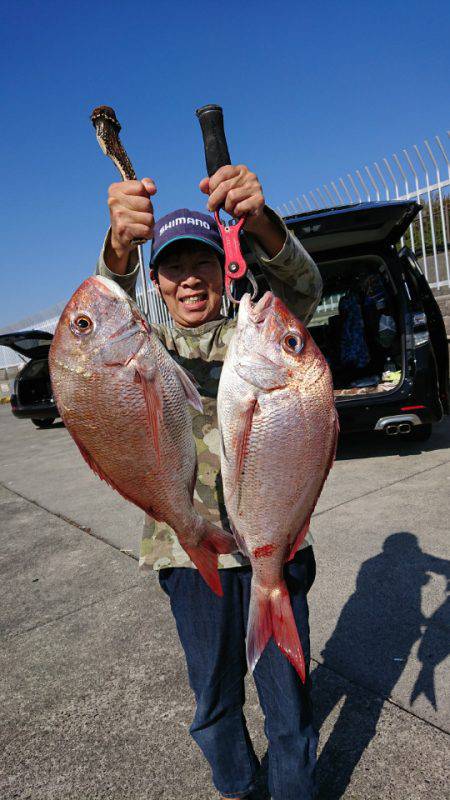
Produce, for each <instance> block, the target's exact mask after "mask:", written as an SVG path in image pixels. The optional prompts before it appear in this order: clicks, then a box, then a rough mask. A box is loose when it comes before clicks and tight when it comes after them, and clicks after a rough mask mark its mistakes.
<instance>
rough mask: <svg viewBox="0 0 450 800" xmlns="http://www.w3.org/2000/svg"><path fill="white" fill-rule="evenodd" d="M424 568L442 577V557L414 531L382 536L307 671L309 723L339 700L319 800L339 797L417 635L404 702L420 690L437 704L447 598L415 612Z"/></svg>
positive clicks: (446, 571)
mask: <svg viewBox="0 0 450 800" xmlns="http://www.w3.org/2000/svg"><path fill="white" fill-rule="evenodd" d="M429 573H436V574H438V575H444V576H445V577H446V578H447V579H448V580H450V562H449V561H446V560H445V559H441V558H437V557H435V556H433V555H429V554H427V553H423V552H422V551H421V549H420V547H419V545H418V542H417V537H416V536H414V534H412V533H409V532H407V531H401V532H398V533H393V534H391V535H390V536H388V537H387V539H386V540H385V542H384V545H383V551H382V552H381V553H380V554H379V555H377V556H374V557H373V558H370V559H368V560H367V561H366V562H365V563H364V564H363V565H362V566H361V569H360V571H359V574H358V578H357V583H356V590H355V592H354V593H353V595H352V596H351V597H350V599H349V600H348V602H347V603H346V604H345V606H344V608H343V610H342V613H341V615H340V617H339V620H338V623H337V625H336V628H335V630H334V632H333V634H332V636H331V637H330V639H329V640H328V642H327V644H326V645H325V648H324V650H323V651H322V656H323V666H322V665H319V666H318V667H317V668H316V669H315V670H314V673H313V684H314V703H315V713H316V725H317V728H319V729H320V728H321V727H322V725H323V723H324V721H325V720H326V719H327V717H328V716H329V714H330V713H331V712H332V711H333V709H334V708H335V707H336V705H337V704H338V703H340V702H343V705H342V708H341V710H340V713H339V716H338V718H337V720H336V723H335V725H334V728H333V730H332V732H331V734H330V736H329V738H328V741H327V742H326V743H325V746H324V748H323V751H322V753H321V756H320V759H319V763H318V778H319V785H320V787H321V788H320V793H319V797H320V800H338V798H340V797H342V796H343V794H344V792H345V790H346V788H347V786H348V784H349V782H350V778H351V776H352V773H353V770H354V769H355V767H356V766H357V764H358V762H359V761H360V759H361V756H362V754H363V753H364V751H365V749H366V748H367V747H368V745H369V744H370V742H371V740H372V739H373V737H374V736H375V733H376V727H377V723H378V719H379V717H380V714H381V711H382V707H383V703H384V699H385V698H388V697H389V696H390V695H391V693H392V690H393V688H394V686H395V685H396V683H397V681H398V680H399V678H400V676H401V674H402V672H403V669H404V667H405V666H406V663H407V660H408V657H409V654H410V652H411V649H412V647H413V646H414V644H415V643H416V642H417V641H418V640H419V639H420V640H421V641H420V645H419V650H418V657H419V659H420V661H421V663H422V668H421V672H420V675H419V677H418V679H417V681H416V685H415V686H414V688H413V690H412V694H411V698H410V702H411V703H414V701H415V700H416V699H417V698H418V697H419V695H421V694H423V695H424V696H425V697H426V698H427V699H428V701H429V702H430V703H431V704H432V705H433V706H434V708H435V709H437V707H438V703H439V698H438V699H437V698H436V692H435V685H434V672H435V668H436V667H437V665H438V664H439V663H440V661H442V660H443V659H444V658H445V657H446V655H447V654H448V652H449V650H450V644H449V640H448V636H447V635H446V633H445V626H444V625H443V622H444V616H446V614H447V616H446V624H447V626H448V623H449V619H448V612H449V603H448V601H445V602H444V603H443V604H442V605H441V606H440V607H439V608H438V609H437V611H435V612H434V614H432V616H431V617H430V618H427V617H425V616H424V615H423V614H422V609H421V591H422V587H423V586H425V585H426V584H427V582H428V580H429V578H430V575H429ZM327 667H328V669H327ZM336 673H337V675H336ZM339 676H345V678H346V679H348V680H341V678H340V677H339ZM349 681H350V682H349ZM351 681H353V682H354V684H352V683H351ZM361 686H363V687H365V688H366V689H369V690H370V694H368V693H367V691H362V690H361V688H360V687H361Z"/></svg>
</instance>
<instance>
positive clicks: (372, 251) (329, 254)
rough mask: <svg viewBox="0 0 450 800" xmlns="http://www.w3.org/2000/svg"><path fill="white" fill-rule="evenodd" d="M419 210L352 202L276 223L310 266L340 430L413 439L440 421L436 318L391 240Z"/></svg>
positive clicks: (413, 267) (444, 350)
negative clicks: (317, 276) (317, 279)
mask: <svg viewBox="0 0 450 800" xmlns="http://www.w3.org/2000/svg"><path fill="white" fill-rule="evenodd" d="M420 208H421V206H420V205H418V203H416V202H414V201H411V200H405V201H397V202H377V203H360V204H356V205H351V206H344V207H339V208H332V209H326V210H324V211H312V212H308V213H304V214H296V215H294V216H289V217H285V222H286V224H287V226H288V227H289V228H291V229H292V230H293V231H294V232H295V233H296V234H297V236H298V237H299V239H301V241H302V243H303V244H304V246H305V247H306V249H307V250H308V251H309V252H310V253H311V255H312V256H313V258H314V260H315V261H316V263H317V264H318V266H319V269H320V272H321V275H322V278H323V284H324V288H323V296H322V300H321V303H320V305H319V307H318V308H317V311H316V313H315V314H314V317H313V319H312V320H311V323H310V326H309V329H310V332H311V334H312V335H313V337H314V339H315V341H316V342H317V344H318V345H319V347H320V348H321V350H322V352H323V353H324V355H325V357H326V358H327V360H328V363H329V364H330V367H331V370H332V373H333V379H334V385H335V398H336V406H337V409H338V412H339V418H340V423H341V431H343V432H353V431H381V432H384V433H386V434H388V435H390V436H398V435H402V436H405V437H406V436H407V437H409V438H415V439H419V440H425V439H427V438H428V437H429V435H430V433H431V429H432V423H433V422H437V421H438V420H440V419H441V418H442V416H443V414H448V413H449V399H448V380H449V357H448V344H447V336H446V331H445V326H444V322H443V319H442V315H441V312H440V309H439V306H438V305H437V302H436V300H435V298H434V296H433V293H432V291H431V289H430V287H429V285H428V283H427V281H426V279H425V276H424V275H423V273H422V271H421V269H420V266H419V264H418V262H417V259H416V257H415V255H414V253H413V252H412V251H411V250H409V249H408V247H401V244H400V240H401V238H402V236H403V235H404V234H405V232H406V230H407V228H408V226H409V225H410V224H411V222H412V221H413V219H414V218H415V217H416V215H417V214H418V213H419V211H420Z"/></svg>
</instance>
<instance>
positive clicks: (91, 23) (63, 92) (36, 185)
mask: <svg viewBox="0 0 450 800" xmlns="http://www.w3.org/2000/svg"><path fill="white" fill-rule="evenodd" d="M266 8H267V10H266ZM1 9H2V43H3V46H2V51H3V52H2V56H1V59H2V61H3V62H4V63H3V64H2V74H3V76H5V75H6V81H5V78H3V88H2V90H1V92H2V104H1V106H2V120H1V139H2V145H1V148H2V153H3V156H4V159H2V160H3V162H4V163H3V166H2V186H3V189H2V195H3V203H2V215H1V222H2V226H1V227H2V233H1V238H2V248H1V256H0V270H1V273H0V275H1V277H0V281H1V292H0V327H2V326H4V325H6V324H9V323H11V322H14V320H17V319H19V318H21V317H24V316H26V315H28V314H31V313H33V312H35V311H38V310H40V309H42V308H44V307H46V306H50V305H52V304H53V303H55V302H57V301H59V300H63V299H68V298H69V296H70V295H71V294H72V292H73V291H74V289H75V288H76V287H77V286H78V285H79V284H80V283H81V281H82V280H83V279H84V278H85V277H86V276H87V275H88V274H90V273H91V272H92V271H93V269H94V264H95V261H96V257H97V254H98V251H99V247H100V243H101V241H102V237H103V234H104V231H105V229H106V227H107V223H108V210H107V206H106V202H105V200H106V193H107V187H108V184H109V183H110V182H112V181H113V180H117V177H116V172H115V169H114V167H113V165H112V163H111V162H110V161H109V159H107V158H105V156H103V154H102V153H101V151H100V149H99V147H98V145H97V143H96V140H95V135H94V130H93V128H92V127H91V123H90V120H89V114H90V112H91V110H92V108H94V107H95V106H97V105H101V104H107V105H111V106H113V107H114V108H115V109H116V112H117V115H118V118H119V120H120V122H121V123H122V126H123V129H122V140H123V142H124V144H125V146H126V148H127V150H128V152H129V154H130V157H131V159H132V161H133V163H134V166H135V169H136V171H137V173H138V174H139V175H140V176H141V177H142V176H144V175H149V176H151V177H153V178H154V179H155V181H156V182H157V185H158V194H157V196H156V198H155V210H156V213H157V215H163V214H165V213H167V212H168V211H169V210H171V209H172V208H176V207H180V206H188V207H191V208H200V209H202V208H204V204H205V201H204V197H203V195H201V194H200V192H199V190H198V182H199V180H200V179H201V178H202V177H203V175H204V171H205V170H204V156H203V149H202V143H201V137H200V129H199V125H198V122H197V119H196V117H195V113H194V112H195V109H196V108H197V107H199V106H202V105H205V104H206V103H218V104H220V105H222V106H223V108H224V113H225V125H226V130H227V135H228V141H229V148H230V153H231V156H232V159H233V160H234V161H235V162H236V163H246V164H248V165H249V166H251V167H252V169H254V170H255V171H256V172H257V174H258V175H259V177H260V179H261V181H262V183H263V186H264V190H265V194H266V198H267V200H268V202H269V203H270V204H272V205H274V206H276V205H279V204H281V203H282V202H283V201H287V200H289V199H290V198H294V197H295V196H297V195H298V194H300V193H302V192H304V191H308V190H310V189H314V188H315V187H316V186H317V185H318V184H322V183H323V182H328V181H329V180H332V179H334V178H336V177H339V176H340V175H342V174H343V173H346V172H348V171H349V170H352V169H355V168H359V167H360V166H362V165H364V164H366V163H371V162H373V161H374V160H376V159H379V158H382V157H383V156H385V155H390V154H391V153H392V152H393V151H397V150H399V149H401V148H402V147H406V146H409V145H412V144H414V143H416V142H420V141H422V140H423V139H424V138H425V137H430V136H433V135H434V134H435V133H439V134H445V131H446V130H447V128H448V96H449V92H448V88H449V74H450V69H449V65H450V55H449V48H448V45H447V42H446V36H445V34H444V32H445V31H447V30H448V29H449V26H450V6H449V4H448V3H446V2H444V0H442V2H435V0H428V2H427V3H426V4H425V3H423V2H417V1H416V0H410V1H409V2H408V3H406V2H397V0H389V2H388V1H387V0H379V2H377V3H368V2H360V3H355V2H347V1H346V0H344V2H340V3H332V2H320V1H319V2H317V0H316V1H315V2H313V3H304V2H289V0H288V1H287V2H284V3H283V4H267V6H266V5H265V4H263V3H261V2H260V1H259V2H255V0H249V2H247V3H246V4H244V3H242V2H240V3H237V2H234V0H232V2H227V3H214V2H211V0H209V2H203V0H200V1H199V2H178V1H177V0H174V2H172V3H171V4H166V3H164V4H163V3H154V2H150V1H148V2H141V0H139V1H136V0H135V2H129V3H124V2H118V1H117V0H92V1H91V2H89V3H88V2H85V0H81V2H72V0H65V2H62V0H58V2H54V0H40V2H34V0H23V1H22V2H17V0H10V1H9V2H5V0H2V3H1ZM5 45H6V46H5Z"/></svg>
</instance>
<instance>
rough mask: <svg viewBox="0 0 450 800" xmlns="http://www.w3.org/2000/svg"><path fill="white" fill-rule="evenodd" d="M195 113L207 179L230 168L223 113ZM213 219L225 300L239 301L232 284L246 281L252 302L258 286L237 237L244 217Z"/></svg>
mask: <svg viewBox="0 0 450 800" xmlns="http://www.w3.org/2000/svg"><path fill="white" fill-rule="evenodd" d="M195 113H196V114H197V117H198V120H199V122H200V127H201V129H202V134H203V146H204V148H205V160H206V169H207V172H208V176H209V177H211V175H214V173H215V172H217V170H218V169H220V167H225V166H227V165H228V164H231V159H230V154H229V152H228V145H227V139H226V136H225V130H224V126H223V110H222V108H221V106H216V105H208V106H202V108H198V109H197V111H196V112H195ZM214 217H215V220H216V223H217V226H218V228H219V231H220V235H221V237H222V243H223V249H224V253H225V265H224V272H225V290H226V293H227V297H228V299H229V300H231V302H232V303H236V304H237V303H239V300H237V299H236V298H235V297H234V295H233V289H234V286H235V283H236V281H238V280H242V279H243V278H247V279H248V280H249V281H250V283H251V285H252V290H253V292H252V300H254V299H255V297H256V295H257V293H258V284H257V283H256V280H255V277H254V275H253V273H252V271H251V269H249V268H248V266H247V262H246V261H245V258H244V256H243V254H242V250H241V242H240V233H241V230H242V228H243V226H244V225H245V220H246V219H247V216H246V215H245V214H244V215H243V216H242V217H240V218H239V219H237V220H235V219H232V220H230V222H226V223H224V222H222V220H221V218H220V213H219V211H215V212H214Z"/></svg>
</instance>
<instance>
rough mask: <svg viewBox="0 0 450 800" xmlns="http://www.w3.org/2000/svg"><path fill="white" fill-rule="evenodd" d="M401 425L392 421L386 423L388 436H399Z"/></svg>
mask: <svg viewBox="0 0 450 800" xmlns="http://www.w3.org/2000/svg"><path fill="white" fill-rule="evenodd" d="M399 427H400V426H399V425H396V424H395V423H392V422H391V424H390V425H386V427H385V428H384V430H385V431H386V434H387V436H398V434H399V432H400V431H399Z"/></svg>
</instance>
